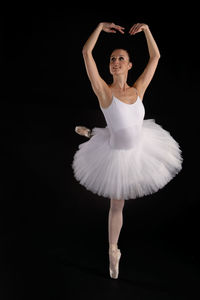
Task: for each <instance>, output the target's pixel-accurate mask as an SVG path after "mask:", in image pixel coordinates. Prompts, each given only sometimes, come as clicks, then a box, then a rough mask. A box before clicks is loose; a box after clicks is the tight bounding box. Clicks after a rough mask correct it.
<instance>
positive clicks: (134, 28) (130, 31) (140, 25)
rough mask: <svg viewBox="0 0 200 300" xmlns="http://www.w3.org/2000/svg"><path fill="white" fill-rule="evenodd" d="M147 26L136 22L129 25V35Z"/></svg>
mask: <svg viewBox="0 0 200 300" xmlns="http://www.w3.org/2000/svg"><path fill="white" fill-rule="evenodd" d="M148 28H149V26H148V25H147V24H144V23H136V24H134V25H133V26H132V27H131V29H130V30H129V33H130V35H134V34H136V33H138V32H141V31H145V30H146V29H148Z"/></svg>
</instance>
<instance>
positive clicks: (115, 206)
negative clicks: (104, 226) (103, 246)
mask: <svg viewBox="0 0 200 300" xmlns="http://www.w3.org/2000/svg"><path fill="white" fill-rule="evenodd" d="M123 207H124V200H115V199H111V200H110V210H109V217H108V239H109V245H117V244H118V239H119V235H120V231H121V228H122V225H123V213H122V212H123Z"/></svg>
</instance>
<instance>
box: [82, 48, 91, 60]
mask: <svg viewBox="0 0 200 300" xmlns="http://www.w3.org/2000/svg"><path fill="white" fill-rule="evenodd" d="M89 53H91V51H90V50H89V49H87V48H86V47H85V46H83V49H82V55H83V56H84V57H85V56H88V54H89Z"/></svg>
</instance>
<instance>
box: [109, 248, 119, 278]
mask: <svg viewBox="0 0 200 300" xmlns="http://www.w3.org/2000/svg"><path fill="white" fill-rule="evenodd" d="M109 258H110V266H109V271H110V277H111V278H113V279H117V278H118V275H119V261H120V258H121V252H120V250H119V249H118V248H114V247H113V248H111V249H109Z"/></svg>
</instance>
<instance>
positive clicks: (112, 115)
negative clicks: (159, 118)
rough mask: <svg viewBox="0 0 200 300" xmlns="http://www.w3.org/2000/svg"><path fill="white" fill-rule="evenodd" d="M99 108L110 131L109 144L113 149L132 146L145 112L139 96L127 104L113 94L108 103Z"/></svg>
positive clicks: (135, 140)
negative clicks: (106, 105)
mask: <svg viewBox="0 0 200 300" xmlns="http://www.w3.org/2000/svg"><path fill="white" fill-rule="evenodd" d="M128 100H129V99H128ZM127 102H128V101H127ZM100 107H101V106H100ZM101 110H102V112H103V114H104V117H105V119H106V123H107V126H108V129H109V132H110V146H111V147H112V148H114V149H130V148H133V147H134V146H135V145H136V144H137V141H138V138H139V136H140V132H141V128H142V123H143V119H144V114H145V110H144V106H143V103H142V100H141V99H140V97H139V96H137V98H136V100H135V101H134V102H133V103H130V104H128V103H126V102H125V101H124V100H123V101H122V100H121V99H118V98H117V97H116V96H114V95H113V96H112V101H111V103H110V105H109V106H108V107H106V108H103V107H101Z"/></svg>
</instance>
